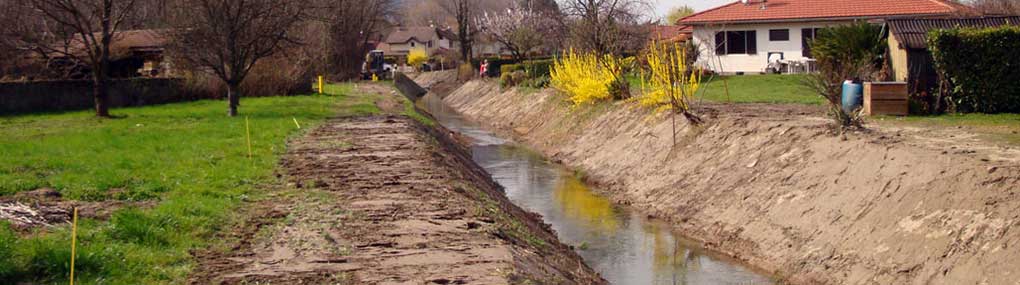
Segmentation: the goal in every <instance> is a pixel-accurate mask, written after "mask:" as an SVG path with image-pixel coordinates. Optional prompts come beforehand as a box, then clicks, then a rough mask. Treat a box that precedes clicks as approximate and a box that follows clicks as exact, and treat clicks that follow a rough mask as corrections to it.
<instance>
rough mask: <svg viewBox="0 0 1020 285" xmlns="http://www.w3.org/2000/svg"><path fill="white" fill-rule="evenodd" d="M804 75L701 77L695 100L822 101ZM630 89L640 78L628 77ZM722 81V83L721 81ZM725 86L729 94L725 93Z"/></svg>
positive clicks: (638, 85) (797, 102)
mask: <svg viewBox="0 0 1020 285" xmlns="http://www.w3.org/2000/svg"><path fill="white" fill-rule="evenodd" d="M804 77H805V75H775V74H769V75H741V76H725V77H715V78H714V79H711V80H710V78H709V77H705V78H703V79H702V80H704V81H705V82H703V84H702V85H701V89H702V90H701V91H698V99H704V100H707V101H711V102H732V103H794V104H823V103H825V101H824V100H823V99H822V97H820V96H818V94H817V93H815V92H814V91H812V90H811V89H809V88H807V87H804V86H803V85H802V84H801V82H802V81H803V80H804ZM627 80H628V81H629V82H630V85H631V88H632V89H633V90H641V83H640V81H639V80H640V79H638V78H637V77H635V76H628V77H627ZM724 80H725V84H724ZM727 87H728V88H729V96H727V94H726V90H727Z"/></svg>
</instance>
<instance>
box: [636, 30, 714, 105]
mask: <svg viewBox="0 0 1020 285" xmlns="http://www.w3.org/2000/svg"><path fill="white" fill-rule="evenodd" d="M646 59H647V60H648V73H647V74H645V76H643V77H644V78H643V80H642V86H641V87H642V91H643V93H644V96H642V97H641V98H640V99H639V100H640V102H641V104H643V105H645V106H654V107H658V111H663V110H667V109H672V110H673V111H674V112H676V113H687V112H688V111H689V110H690V102H691V101H692V100H694V94H695V93H697V92H698V88H700V87H701V71H700V70H697V68H694V67H693V66H692V65H691V64H690V62H689V61H688V60H687V49H686V48H685V47H684V46H682V45H680V44H677V43H672V44H659V43H655V42H653V43H652V44H651V45H650V46H649V48H648V52H647V54H646Z"/></svg>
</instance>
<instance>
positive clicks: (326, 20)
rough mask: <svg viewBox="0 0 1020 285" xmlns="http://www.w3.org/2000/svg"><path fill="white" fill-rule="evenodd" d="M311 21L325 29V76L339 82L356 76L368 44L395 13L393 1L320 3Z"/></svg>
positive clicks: (323, 47)
mask: <svg viewBox="0 0 1020 285" xmlns="http://www.w3.org/2000/svg"><path fill="white" fill-rule="evenodd" d="M316 5H317V7H316V8H315V9H313V10H314V11H316V12H314V14H313V15H312V18H313V19H315V20H316V21H318V22H320V23H321V24H323V25H324V28H325V31H326V37H323V39H324V40H325V41H324V42H323V43H322V50H325V54H323V56H324V57H325V59H326V61H325V62H326V66H325V68H326V70H327V72H328V73H330V74H333V75H335V76H337V77H338V78H340V79H349V78H353V77H355V76H357V75H358V72H359V69H360V68H361V63H362V62H364V60H365V54H366V53H367V52H368V51H369V49H371V48H372V47H371V44H370V41H371V40H373V39H378V37H379V36H380V33H381V31H382V30H383V29H384V28H386V27H387V26H389V23H388V22H387V21H386V19H387V18H389V17H391V16H393V15H394V14H396V12H397V9H396V8H397V3H396V1H394V0H320V1H319V3H318V4H316Z"/></svg>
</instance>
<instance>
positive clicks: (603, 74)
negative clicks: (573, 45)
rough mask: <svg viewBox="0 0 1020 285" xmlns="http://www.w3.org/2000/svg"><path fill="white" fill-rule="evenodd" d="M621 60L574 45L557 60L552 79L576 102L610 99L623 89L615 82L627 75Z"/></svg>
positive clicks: (556, 86)
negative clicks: (576, 48)
mask: <svg viewBox="0 0 1020 285" xmlns="http://www.w3.org/2000/svg"><path fill="white" fill-rule="evenodd" d="M621 61H622V60H621V59H620V58H618V57H615V56H613V55H604V56H600V55H597V54H595V53H593V52H575V51H574V50H573V49H571V50H569V51H567V53H566V54H564V55H563V58H559V59H557V60H555V62H553V66H552V68H551V69H550V70H549V77H550V82H549V83H550V84H551V85H552V86H553V87H554V88H556V89H557V90H560V91H562V92H564V93H566V94H567V95H568V96H570V101H571V102H573V103H574V105H581V104H587V103H593V102H595V101H598V100H605V99H609V98H612V97H613V96H614V95H616V94H614V93H615V92H619V91H618V90H615V89H616V88H614V86H613V85H614V82H617V80H621V78H622V77H623V69H622V63H621Z"/></svg>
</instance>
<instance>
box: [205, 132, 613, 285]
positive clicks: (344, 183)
mask: <svg viewBox="0 0 1020 285" xmlns="http://www.w3.org/2000/svg"><path fill="white" fill-rule="evenodd" d="M442 134H443V132H441V131H434V130H431V129H428V128H426V127H423V126H421V125H420V124H419V123H417V122H416V121H413V120H411V119H408V118H405V117H395V116H378V117H369V118H348V119H335V120H330V121H328V122H327V123H325V124H324V125H323V126H321V127H319V128H317V129H315V130H314V131H312V132H311V133H310V134H309V135H307V136H306V137H304V138H302V139H299V140H296V141H293V142H292V143H291V144H290V147H289V151H288V154H287V155H286V157H285V159H284V161H283V162H282V164H283V167H284V169H285V171H286V175H287V177H288V180H289V181H291V183H292V186H293V187H295V188H299V189H296V190H292V191H287V192H285V193H283V194H281V195H278V197H274V198H273V199H272V200H273V201H271V204H272V205H273V206H272V207H270V208H272V209H273V210H272V211H270V212H271V213H278V214H275V215H271V216H275V217H278V218H272V219H262V218H257V219H258V220H256V221H253V222H251V223H248V224H249V225H248V226H246V227H247V228H246V229H244V230H241V231H239V233H238V234H237V236H238V237H239V238H240V239H242V242H241V243H240V245H239V246H238V247H237V248H236V250H231V251H229V252H227V253H226V254H224V255H220V256H216V255H208V256H206V257H204V258H201V260H202V261H201V262H200V263H201V264H202V265H201V266H200V267H199V268H200V269H199V270H198V271H197V273H196V275H195V276H193V278H192V280H193V282H195V283H210V282H212V283H225V284H246V283H273V284H277V283H279V284H298V283H300V284H311V283H339V284H396V283H401V284H403V283H413V284H507V283H526V282H537V283H540V284H593V283H602V282H604V281H602V280H601V278H599V277H598V276H597V275H596V274H595V273H593V271H592V270H591V269H590V268H588V267H587V266H585V265H583V264H582V263H581V262H580V257H578V256H577V255H576V254H574V253H573V252H572V251H570V249H569V248H567V247H566V246H564V245H562V244H560V243H559V242H558V241H556V240H555V235H554V234H553V233H552V232H551V231H550V230H549V229H547V228H545V227H543V225H542V224H541V223H540V222H539V221H540V219H539V218H537V217H534V216H532V215H531V214H528V213H526V212H524V211H522V210H520V209H519V208H516V207H515V206H513V205H512V204H510V202H509V201H507V200H506V198H505V197H503V196H502V195H501V192H500V190H499V188H497V187H498V186H496V184H495V183H494V182H492V181H491V180H489V179H488V177H487V175H486V174H485V173H484V172H483V171H481V170H480V168H478V167H477V166H476V165H473V163H471V162H470V160H466V159H467V155H466V154H465V153H464V152H463V150H461V149H458V148H457V147H455V146H452V145H451V143H450V141H449V138H447V137H445V136H443V135H442ZM258 216H265V215H258ZM252 225H254V226H252ZM200 256H201V255H200Z"/></svg>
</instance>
